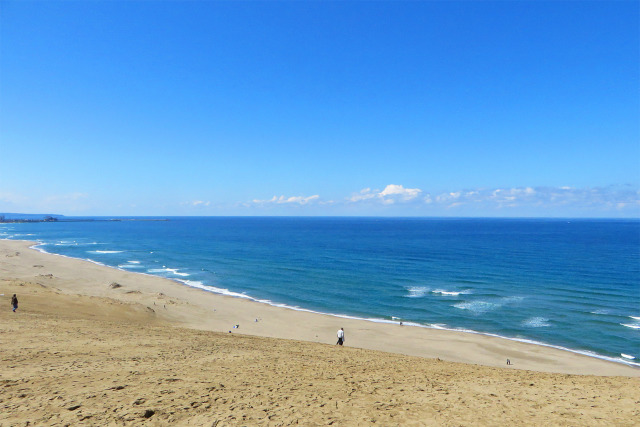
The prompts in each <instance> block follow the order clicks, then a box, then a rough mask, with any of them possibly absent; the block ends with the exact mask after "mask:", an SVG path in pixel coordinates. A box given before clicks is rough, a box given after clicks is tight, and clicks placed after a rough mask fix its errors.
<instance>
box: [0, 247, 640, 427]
mask: <svg viewBox="0 0 640 427" xmlns="http://www.w3.org/2000/svg"><path fill="white" fill-rule="evenodd" d="M29 245H30V244H29V243H28V242H16V241H0V294H3V295H2V296H0V324H1V325H2V326H1V329H0V331H1V334H0V341H1V346H0V348H1V351H0V360H1V362H0V426H13V425H67V424H71V425H141V424H145V425H169V424H173V425H206V426H211V425H218V426H221V425H256V424H267V425H289V424H296V423H300V424H304V425H325V424H334V425H369V424H372V423H380V424H382V425H470V424H481V425H510V424H515V425H634V424H635V423H636V421H637V419H638V416H640V387H639V386H640V379H639V378H638V377H639V376H640V370H638V369H635V368H632V367H628V366H625V365H621V364H616V363H611V362H607V361H603V360H599V359H595V358H590V357H585V356H581V355H577V354H573V353H569V352H565V351H560V350H556V349H552V348H548V347H542V346H535V345H529V344H524V343H519V342H514V341H509V340H504V339H499V338H494V337H487V336H482V335H476V334H465V333H457V332H451V331H438V330H430V329H425V328H415V327H407V326H403V327H400V326H397V325H387V324H378V323H372V322H366V321H358V320H352V319H340V318H336V317H332V316H324V315H319V314H314V313H306V312H299V311H293V310H287V309H282V308H276V307H271V306H268V305H264V304H259V303H254V302H251V301H246V300H242V299H239V298H230V297H224V296H220V295H215V294H211V293H208V292H204V291H201V290H198V289H193V288H188V287H186V286H183V285H180V284H176V283H174V282H172V281H169V280H165V279H161V278H157V277H152V276H146V275H139V274H133V273H129V272H124V271H119V270H116V269H111V268H107V267H103V266H99V265H96V264H93V263H89V262H86V261H80V260H75V259H69V258H64V257H61V256H56V255H50V254H42V253H40V252H37V251H35V250H32V249H29V248H28V246H29ZM113 283H117V284H118V285H117V286H116V285H113V286H112V284H113ZM14 293H15V294H17V295H18V298H19V300H20V307H19V309H18V311H17V313H12V312H11V308H10V304H9V301H10V298H11V295H13V294H14ZM3 307H4V308H3ZM256 318H257V319H258V320H259V321H258V322H255V319H256ZM235 324H239V325H240V328H239V329H234V328H233V325H235ZM340 326H343V327H344V328H345V330H346V332H347V341H346V344H347V347H342V348H341V347H338V346H335V345H334V344H335V331H336V330H337V329H338V328H339V327H340ZM229 331H232V333H229ZM279 338H287V339H286V340H283V339H279ZM354 347H358V348H354ZM379 350H383V351H386V352H383V351H379ZM388 352H394V353H402V354H393V353H388ZM416 356H422V357H416ZM437 358H439V359H437ZM506 358H510V359H511V360H512V361H513V363H514V365H512V366H505V365H504V363H505V361H506ZM460 362H465V363H460ZM573 374H582V375H573Z"/></svg>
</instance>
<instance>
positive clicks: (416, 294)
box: [407, 286, 430, 298]
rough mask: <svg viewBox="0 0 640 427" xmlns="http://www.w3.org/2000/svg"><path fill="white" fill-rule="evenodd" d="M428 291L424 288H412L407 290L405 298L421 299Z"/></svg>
mask: <svg viewBox="0 0 640 427" xmlns="http://www.w3.org/2000/svg"><path fill="white" fill-rule="evenodd" d="M429 290H430V288H427V287H425V286H412V287H410V288H407V291H408V292H409V295H407V298H422V297H424V296H425V295H426V294H427V293H428V292H429Z"/></svg>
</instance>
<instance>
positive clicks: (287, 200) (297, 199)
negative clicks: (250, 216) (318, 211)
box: [253, 194, 320, 205]
mask: <svg viewBox="0 0 640 427" xmlns="http://www.w3.org/2000/svg"><path fill="white" fill-rule="evenodd" d="M319 198H320V196H319V195H317V194H315V195H313V196H308V197H304V196H292V197H285V196H280V197H277V196H273V197H272V198H271V199H269V200H258V199H254V200H253V203H255V204H257V205H267V204H278V205H282V204H298V205H306V204H308V203H311V202H313V201H315V200H318V199H319Z"/></svg>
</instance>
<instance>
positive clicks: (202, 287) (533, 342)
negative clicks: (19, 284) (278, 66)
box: [25, 241, 640, 375]
mask: <svg viewBox="0 0 640 427" xmlns="http://www.w3.org/2000/svg"><path fill="white" fill-rule="evenodd" d="M25 242H28V241H25ZM32 243H34V244H33V245H31V246H29V249H33V250H36V251H38V252H41V253H43V254H46V255H57V256H61V257H64V258H68V259H75V260H79V261H86V262H90V263H93V264H95V265H98V266H102V267H106V268H112V269H115V270H118V271H123V272H128V273H133V274H140V275H146V276H150V277H156V278H159V279H165V280H170V281H172V282H174V283H176V284H178V285H180V286H187V287H190V288H194V289H199V290H201V291H204V292H207V293H211V294H214V295H219V296H224V297H231V298H240V299H244V300H247V301H250V302H252V303H256V304H266V305H269V306H272V307H276V308H281V309H284V310H292V311H297V312H305V313H311V314H317V315H322V316H331V317H336V318H339V319H351V320H358V321H364V322H372V323H381V324H389V325H396V326H399V324H400V321H394V320H387V319H379V318H365V317H357V316H352V315H348V314H339V313H326V312H321V311H315V310H310V309H306V308H302V307H294V306H290V305H287V304H284V303H276V302H273V301H270V300H262V299H259V298H256V297H252V296H249V295H245V294H242V293H238V292H233V291H229V290H226V289H219V288H212V287H210V286H206V285H204V284H201V285H195V284H191V283H190V281H189V280H184V279H177V278H167V277H162V276H157V275H154V274H152V273H146V272H136V271H130V270H127V269H124V268H119V267H114V266H110V265H107V264H104V263H101V262H99V261H95V260H92V259H88V258H86V259H84V258H75V257H70V256H67V255H62V254H56V253H53V252H48V251H46V250H45V249H43V248H40V247H39V246H45V245H46V244H42V243H38V242H32ZM216 289H218V290H219V291H216ZM223 291H226V292H223ZM403 326H406V327H414V328H425V329H433V330H442V331H450V332H456V333H465V334H475V335H481V336H486V337H493V338H498V339H504V340H509V341H514V342H519V343H524V344H530V345H535V346H541V347H547V348H552V349H555V350H560V351H566V352H569V353H573V354H577V355H581V356H586V357H591V358H595V359H600V360H604V361H607V362H611V363H617V364H621V365H625V366H629V367H632V368H636V369H639V370H640V363H638V362H634V361H631V360H625V359H624V358H622V357H619V358H615V357H610V356H605V355H601V354H598V353H594V352H591V351H588V350H575V349H571V348H568V347H563V346H560V345H555V344H550V343H545V342H541V341H536V340H533V339H528V338H516V337H508V336H504V335H499V334H495V333H490V332H481V331H475V330H472V329H462V328H460V329H456V328H446V327H436V326H433V325H423V324H420V323H415V322H411V321H408V322H407V321H405V322H403ZM399 354H403V353H399ZM639 375H640V374H639Z"/></svg>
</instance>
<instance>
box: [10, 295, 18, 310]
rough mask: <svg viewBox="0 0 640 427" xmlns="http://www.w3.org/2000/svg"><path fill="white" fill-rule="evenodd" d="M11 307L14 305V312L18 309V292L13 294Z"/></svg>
mask: <svg viewBox="0 0 640 427" xmlns="http://www.w3.org/2000/svg"><path fill="white" fill-rule="evenodd" d="M11 307H13V312H14V313H15V312H16V310H17V309H18V297H17V296H16V294H13V296H12V297H11Z"/></svg>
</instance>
